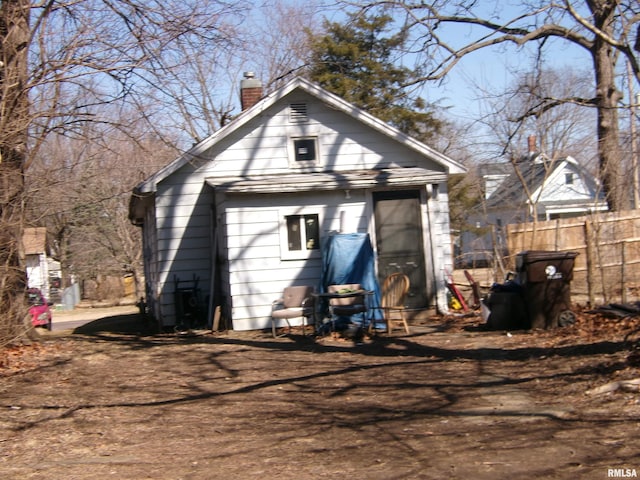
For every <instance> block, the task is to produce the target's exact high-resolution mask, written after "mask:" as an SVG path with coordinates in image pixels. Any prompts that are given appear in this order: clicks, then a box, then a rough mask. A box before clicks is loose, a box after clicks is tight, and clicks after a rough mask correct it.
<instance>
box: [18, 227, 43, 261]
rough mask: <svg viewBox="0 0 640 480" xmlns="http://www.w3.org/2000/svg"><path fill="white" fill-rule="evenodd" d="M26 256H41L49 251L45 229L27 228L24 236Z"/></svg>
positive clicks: (23, 242)
mask: <svg viewBox="0 0 640 480" xmlns="http://www.w3.org/2000/svg"><path fill="white" fill-rule="evenodd" d="M22 246H23V248H24V253H25V255H39V254H41V253H46V250H47V229H46V228H45V227H36V228H25V229H24V232H23V234H22Z"/></svg>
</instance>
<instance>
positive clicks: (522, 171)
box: [487, 154, 602, 208]
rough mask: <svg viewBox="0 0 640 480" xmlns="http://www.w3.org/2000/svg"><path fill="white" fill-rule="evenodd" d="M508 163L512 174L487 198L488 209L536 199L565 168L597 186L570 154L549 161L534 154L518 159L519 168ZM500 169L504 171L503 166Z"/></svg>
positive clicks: (525, 202) (540, 155)
mask: <svg viewBox="0 0 640 480" xmlns="http://www.w3.org/2000/svg"><path fill="white" fill-rule="evenodd" d="M504 165H510V164H504ZM510 166H511V167H512V171H511V174H509V175H508V176H507V177H506V178H505V179H504V180H503V181H502V183H501V184H500V186H499V187H498V188H497V189H496V191H495V192H494V193H493V194H492V195H491V196H490V197H489V198H488V199H487V208H498V207H505V206H507V207H508V208H513V207H514V206H517V205H524V204H528V203H530V202H531V200H532V199H533V200H534V202H535V201H536V200H537V199H538V198H539V197H540V196H541V194H542V191H543V187H544V186H545V182H546V181H547V180H548V179H550V178H551V177H552V176H553V175H554V174H555V173H556V172H559V171H561V170H562V169H565V168H567V167H570V168H571V169H572V170H574V171H575V172H579V173H581V174H582V175H583V176H584V178H587V179H591V180H592V181H593V184H594V185H597V180H596V179H595V178H593V177H592V176H591V175H589V174H587V173H586V171H585V170H584V168H582V167H581V166H580V165H579V164H578V162H576V160H575V159H573V158H572V157H570V156H569V157H566V158H561V159H558V160H556V161H553V162H552V161H549V159H548V157H546V155H544V154H537V155H535V156H533V157H532V158H531V160H526V161H521V162H518V163H517V164H516V168H517V169H518V171H516V170H515V168H514V167H513V166H512V165H510ZM501 172H504V169H502V170H501ZM523 182H524V186H523ZM525 187H526V188H525ZM529 195H530V196H531V199H530V198H529ZM600 196H602V195H598V197H597V198H595V199H594V200H598V199H599V197H600ZM567 200H569V199H567Z"/></svg>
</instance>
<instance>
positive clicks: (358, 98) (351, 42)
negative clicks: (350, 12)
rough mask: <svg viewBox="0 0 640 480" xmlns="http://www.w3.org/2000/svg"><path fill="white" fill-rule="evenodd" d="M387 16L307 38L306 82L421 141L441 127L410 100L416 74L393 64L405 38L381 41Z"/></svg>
mask: <svg viewBox="0 0 640 480" xmlns="http://www.w3.org/2000/svg"><path fill="white" fill-rule="evenodd" d="M392 21H393V19H392V18H391V17H390V16H387V15H378V16H364V15H362V16H352V17H350V19H349V21H348V22H346V23H345V24H341V23H332V22H325V25H324V27H325V30H326V33H325V34H323V35H318V36H315V37H312V38H311V56H310V62H309V63H310V67H309V70H308V77H309V78H310V79H311V80H313V81H314V82H316V83H318V84H319V85H321V86H322V87H324V88H325V89H327V90H329V91H330V92H333V93H335V94H337V95H339V96H340V97H342V98H344V99H345V100H347V101H348V102H350V103H352V104H354V105H355V106H357V107H359V108H361V109H363V110H365V111H367V112H369V113H370V114H372V115H374V116H375V117H377V118H379V119H381V120H383V121H385V122H387V123H389V124H390V125H392V126H394V127H396V128H398V129H400V130H401V131H403V132H404V133H406V134H408V135H411V136H412V137H415V138H417V139H419V140H422V141H429V140H430V139H432V138H433V135H434V134H436V133H437V132H438V131H439V129H440V128H441V126H442V122H441V121H440V120H438V119H437V118H436V117H435V116H434V114H433V113H432V112H431V111H429V110H428V107H429V106H428V104H427V102H425V101H424V100H423V99H422V98H420V97H419V96H415V95H412V92H411V91H410V87H408V85H410V84H411V83H412V80H413V79H414V78H416V77H417V76H418V73H417V72H416V71H414V70H411V69H410V68H407V67H404V66H401V65H399V64H398V62H397V60H398V59H397V58H396V56H395V55H396V53H397V52H399V51H400V50H402V47H403V46H404V44H405V43H406V36H405V35H404V34H402V33H399V34H396V35H393V36H390V37H385V33H386V30H387V27H388V26H389V25H390V24H391V22H392Z"/></svg>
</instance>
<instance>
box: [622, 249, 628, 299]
mask: <svg viewBox="0 0 640 480" xmlns="http://www.w3.org/2000/svg"><path fill="white" fill-rule="evenodd" d="M621 255H622V262H620V263H622V265H620V277H621V278H620V290H621V291H620V297H621V299H622V303H627V287H626V285H627V269H626V267H625V265H626V264H627V241H626V240H623V241H622V253H621Z"/></svg>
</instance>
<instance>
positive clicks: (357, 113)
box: [134, 77, 466, 194]
mask: <svg viewBox="0 0 640 480" xmlns="http://www.w3.org/2000/svg"><path fill="white" fill-rule="evenodd" d="M296 89H301V90H303V91H304V92H306V93H308V94H310V95H312V96H314V97H316V98H318V99H319V100H321V101H322V102H324V103H325V104H326V105H329V106H330V107H332V108H334V109H336V110H338V111H341V112H343V113H345V114H347V115H349V116H351V117H353V118H355V119H357V120H359V121H360V122H361V123H363V124H365V125H367V126H369V127H371V128H373V129H374V130H376V131H378V132H379V133H381V134H383V135H386V136H388V137H390V138H392V139H394V140H396V141H397V142H398V143H401V144H403V145H405V146H406V147H408V148H410V149H412V150H414V151H416V152H418V153H420V154H422V155H424V156H425V157H428V158H430V159H431V160H433V161H434V162H436V163H438V164H440V165H443V166H444V167H445V168H446V169H447V170H448V171H449V173H465V172H466V168H465V167H464V166H463V165H462V164H460V163H458V162H456V161H455V160H453V159H451V158H449V157H448V156H446V155H443V154H442V153H440V152H437V151H436V150H434V149H432V148H431V147H429V146H427V145H425V144H424V143H422V142H420V141H418V140H416V139H414V138H412V137H410V136H409V135H406V134H405V133H403V132H401V131H400V130H398V129H396V128H394V127H392V126H390V125H388V124H387V123H385V122H383V121H382V120H380V119H378V118H376V117H374V116H373V115H371V114H369V113H367V112H365V111H363V110H360V109H359V108H357V107H355V106H354V105H352V104H351V103H349V102H347V101H346V100H344V99H342V98H340V97H338V96H337V95H334V94H333V93H331V92H328V91H327V90H325V89H323V88H322V87H320V86H319V85H317V84H315V83H313V82H310V81H309V80H306V79H304V78H302V77H296V78H294V79H293V80H291V81H290V82H288V83H287V84H286V85H284V86H283V87H281V88H279V89H277V90H275V91H274V92H272V93H270V94H269V95H267V96H265V97H264V98H263V99H262V100H260V101H258V102H257V103H256V104H255V105H253V106H252V107H251V108H249V109H247V110H245V111H243V112H242V113H240V114H239V115H238V116H237V117H236V118H235V119H234V120H233V121H231V122H230V123H228V124H227V125H225V126H224V127H222V128H220V129H219V130H217V131H216V132H214V133H213V134H212V135H210V136H209V137H207V138H206V139H204V140H203V141H201V142H200V143H198V144H197V145H195V146H194V147H193V148H191V149H190V150H189V151H187V152H186V153H184V154H183V155H181V156H180V157H178V158H177V159H176V160H174V161H173V162H171V163H169V164H168V165H166V166H165V167H163V168H161V169H160V170H158V171H157V172H156V173H154V174H153V175H151V176H150V177H148V178H147V179H146V180H144V181H142V182H141V183H139V184H138V185H137V186H136V188H135V189H134V192H135V193H137V194H144V193H151V192H155V190H156V186H157V184H158V183H159V182H161V181H162V180H164V179H165V178H167V177H168V176H170V175H171V174H172V173H174V172H175V171H177V170H178V169H179V168H181V167H182V166H184V165H186V164H187V163H189V162H190V161H192V160H194V159H197V158H201V156H202V154H203V153H204V152H206V151H207V150H208V149H210V148H211V147H212V146H214V145H215V144H216V143H218V142H220V141H221V140H222V139H224V138H226V137H227V136H228V135H230V134H231V133H232V132H234V131H236V130H237V129H239V128H240V127H242V126H243V125H245V124H246V123H247V122H249V121H250V120H251V119H253V118H254V117H256V116H257V115H259V114H261V113H262V112H264V111H265V110H267V109H268V108H269V107H271V106H272V105H274V104H275V103H276V102H278V101H279V100H281V99H282V98H284V97H286V96H287V95H289V94H290V93H291V92H293V91H294V90H296Z"/></svg>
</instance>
